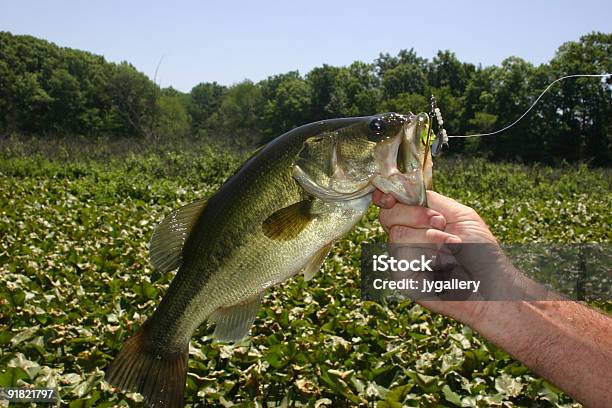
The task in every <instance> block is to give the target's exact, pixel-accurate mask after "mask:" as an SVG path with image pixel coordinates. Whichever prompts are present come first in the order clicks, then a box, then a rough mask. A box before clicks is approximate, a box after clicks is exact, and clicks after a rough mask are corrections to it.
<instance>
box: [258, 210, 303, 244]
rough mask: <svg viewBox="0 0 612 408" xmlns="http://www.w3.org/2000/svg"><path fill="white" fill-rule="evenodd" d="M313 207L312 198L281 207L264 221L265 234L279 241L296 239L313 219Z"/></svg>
mask: <svg viewBox="0 0 612 408" xmlns="http://www.w3.org/2000/svg"><path fill="white" fill-rule="evenodd" d="M311 208H312V201H311V200H303V201H299V202H297V203H295V204H291V205H290V206H288V207H285V208H281V209H280V210H278V211H276V212H275V213H274V214H272V215H270V216H269V217H268V218H267V219H266V220H265V221H264V222H263V224H262V228H263V232H264V234H265V235H266V236H267V237H268V238H271V239H276V240H279V241H289V240H292V239H294V238H295V237H297V236H298V234H299V233H300V232H302V230H303V229H304V228H306V226H307V225H308V224H309V223H310V221H312V220H313V218H314V216H313V215H312V214H311V212H310V210H311Z"/></svg>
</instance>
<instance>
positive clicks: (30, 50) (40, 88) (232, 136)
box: [0, 32, 612, 165]
mask: <svg viewBox="0 0 612 408" xmlns="http://www.w3.org/2000/svg"><path fill="white" fill-rule="evenodd" d="M162 69H163V67H162ZM605 72H612V34H605V33H591V34H588V35H585V36H583V37H581V38H580V40H579V41H576V42H568V43H565V44H563V45H561V46H560V47H559V49H558V50H557V53H556V55H555V57H554V58H553V59H552V60H551V61H550V62H549V63H547V64H542V65H540V66H534V65H532V64H530V63H528V62H526V61H524V60H522V59H521V58H517V57H509V58H507V59H506V60H504V61H503V62H502V63H501V65H500V66H499V67H497V66H491V67H484V68H483V67H480V66H474V65H473V64H469V63H463V62H460V61H459V60H458V59H457V57H456V56H455V55H454V54H453V53H452V52H450V51H439V52H438V54H437V55H436V56H435V57H434V58H433V59H432V60H431V61H428V60H426V59H424V58H421V57H419V56H417V55H416V54H415V53H414V51H412V50H402V51H400V52H399V53H398V55H397V56H391V55H389V54H381V55H380V56H379V58H377V59H376V60H375V61H374V62H373V63H365V62H361V61H356V62H354V63H352V64H350V65H349V66H347V67H333V66H329V65H323V66H321V67H316V68H314V69H313V70H311V71H310V72H308V73H306V74H305V76H302V75H300V74H299V73H298V72H288V73H284V74H280V75H275V76H272V77H269V78H267V79H265V80H263V81H260V82H258V83H253V82H250V81H248V80H247V81H244V82H241V83H237V84H234V85H232V86H229V87H226V86H222V85H219V84H217V83H214V82H213V83H201V84H198V85H196V86H195V87H193V89H192V90H191V91H190V92H189V93H181V92H179V91H176V90H174V89H172V88H165V89H160V88H159V87H158V86H157V85H156V84H155V83H154V82H153V81H151V80H150V79H149V78H147V77H146V76H145V75H144V74H142V73H140V72H138V71H136V69H134V67H132V66H131V65H130V64H128V63H126V62H123V63H121V64H114V63H109V62H106V61H105V60H104V58H103V57H101V56H96V55H92V54H90V53H87V52H83V51H77V50H72V49H68V48H60V47H58V46H56V45H54V44H51V43H49V42H46V41H43V40H39V39H36V38H33V37H29V36H14V35H11V34H10V33H6V32H0V134H2V133H4V134H11V133H14V132H16V133H20V134H21V133H28V134H35V135H41V134H42V135H53V136H55V135H57V134H60V135H71V136H74V135H81V136H86V137H98V136H100V135H106V136H109V137H121V136H141V137H142V136H150V137H155V138H157V139H167V138H174V137H176V136H184V135H187V134H191V135H198V136H199V137H200V138H207V139H209V140H210V139H213V140H220V141H223V142H224V143H226V144H228V145H231V146H239V147H247V148H251V147H255V146H258V145H261V144H262V143H264V142H266V141H269V140H271V139H272V138H274V137H276V136H278V135H280V134H282V133H284V132H286V131H288V130H290V129H292V128H294V127H296V126H299V125H302V124H305V123H309V122H314V121H317V120H321V119H326V118H334V117H345V116H359V115H371V114H375V113H377V112H382V111H398V112H407V111H422V110H428V97H429V95H430V94H434V95H435V96H436V97H437V98H438V101H439V104H440V106H441V108H442V112H443V113H444V117H445V124H446V127H447V129H448V131H449V133H451V134H459V135H462V134H467V133H481V132H487V131H492V130H494V129H499V128H501V127H503V126H505V125H507V124H509V123H510V122H512V121H513V120H514V119H516V118H518V117H519V116H520V115H521V114H522V113H523V112H524V111H525V110H526V109H527V108H528V107H529V105H530V104H531V103H532V102H533V100H534V99H535V97H536V96H537V95H538V94H539V93H540V92H541V91H542V90H543V89H544V87H545V86H546V85H547V84H548V83H550V82H552V81H553V80H554V79H557V78H559V77H561V76H564V75H568V74H576V73H582V74H594V73H605ZM611 84H612V80H611V79H608V82H607V84H604V83H601V81H598V80H597V79H592V78H588V79H587V78H580V79H572V80H568V81H566V82H563V83H561V84H559V85H557V86H555V87H554V88H553V89H552V92H551V93H550V94H548V95H546V96H545V97H544V98H543V99H542V101H541V103H540V104H538V106H537V107H536V108H535V109H534V111H532V113H531V114H530V115H529V116H528V117H527V118H526V119H525V120H523V121H521V122H520V123H519V125H517V126H516V127H514V128H512V129H511V130H510V131H508V132H507V133H506V134H504V135H503V136H499V137H496V138H491V139H486V140H479V139H471V140H469V141H463V140H454V141H453V144H452V146H451V148H452V150H453V151H454V152H458V153H464V154H471V153H474V152H478V153H479V154H487V155H489V156H490V157H492V158H496V159H500V158H501V159H510V160H516V159H519V160H521V161H525V162H534V161H540V162H546V163H550V164H552V163H558V162H559V161H561V160H566V161H570V162H575V161H591V162H592V164H596V165H609V164H610V160H611V158H612V153H611V152H612V150H611V144H612V142H611V136H610V129H611V127H612V122H611V121H610V118H611V117H612V104H610V98H611V97H612V87H611V86H610V85H611Z"/></svg>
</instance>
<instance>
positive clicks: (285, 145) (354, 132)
mask: <svg viewBox="0 0 612 408" xmlns="http://www.w3.org/2000/svg"><path fill="white" fill-rule="evenodd" d="M428 128H429V117H428V115H427V114H425V113H421V114H418V115H415V114H412V113H409V114H398V113H393V112H390V113H384V114H379V115H373V116H364V117H354V118H340V119H330V120H323V121H318V122H314V123H311V124H307V125H303V126H301V127H298V128H296V129H293V130H291V131H289V132H287V133H285V134H283V135H281V136H279V137H278V138H276V139H274V140H273V141H271V142H270V143H268V144H267V145H265V146H264V147H262V148H260V149H259V150H258V151H256V152H255V153H254V154H253V155H252V156H251V157H250V158H249V159H248V160H246V161H245V163H244V164H243V165H242V166H241V167H240V168H239V169H238V170H237V171H236V172H235V173H234V174H233V175H232V176H231V177H229V178H228V180H227V181H226V182H225V183H224V184H223V185H222V186H221V187H220V188H219V189H218V190H217V191H216V192H215V193H214V194H213V195H212V196H211V197H210V198H208V199H199V200H196V201H195V202H193V203H191V204H188V205H186V206H184V207H182V208H179V209H177V210H175V211H173V212H172V213H170V214H169V215H168V216H167V217H166V218H164V220H163V221H162V222H161V223H160V224H159V225H158V226H157V227H156V229H155V231H154V233H153V236H152V238H151V241H150V246H149V249H150V259H151V263H152V264H153V266H154V267H155V269H156V271H157V272H158V273H167V272H169V271H172V270H174V269H177V268H178V271H177V272H176V275H175V276H174V278H173V280H172V282H171V284H170V286H169V288H168V291H167V292H166V294H165V296H164V297H163V298H162V300H161V302H160V303H159V305H158V307H157V308H156V310H155V311H154V312H153V314H152V315H151V316H150V317H149V318H148V319H147V320H146V321H145V322H144V323H143V324H142V325H141V326H140V328H139V329H138V330H137V332H136V333H135V334H134V335H133V336H132V337H131V338H129V339H128V340H127V341H126V343H125V344H124V346H123V348H122V349H121V350H120V352H119V353H118V355H117V356H116V357H115V359H114V360H113V361H112V362H111V364H110V366H109V367H108V369H107V371H106V375H105V378H106V381H107V382H108V383H109V384H111V385H112V386H113V387H116V388H119V389H121V390H124V391H133V392H138V393H140V394H141V395H143V397H144V400H145V402H146V403H147V404H148V405H149V406H150V407H155V408H158V407H164V408H168V407H171V408H174V407H182V406H183V405H184V396H183V394H184V387H185V381H186V376H187V363H188V351H189V341H190V339H191V337H192V335H193V333H194V331H195V330H196V329H197V328H198V327H199V326H200V325H201V324H202V323H204V322H205V321H208V322H209V323H214V324H215V330H214V333H213V337H214V339H216V340H219V341H228V342H231V341H237V340H240V339H242V338H244V337H246V336H248V334H249V330H250V328H251V326H252V325H253V323H254V321H255V317H256V315H257V312H258V310H259V309H260V305H261V302H262V299H263V296H264V293H265V292H266V290H267V289H268V288H271V287H273V286H275V285H277V284H280V283H281V282H283V281H285V280H287V279H288V278H290V277H292V276H294V275H297V274H299V273H302V274H303V275H304V279H305V280H310V279H312V277H313V276H315V274H316V273H317V272H318V270H319V269H320V267H321V265H322V264H323V262H324V260H325V258H326V257H327V255H328V254H329V252H330V250H331V249H332V246H333V245H334V243H335V242H336V241H338V240H339V239H341V238H342V237H343V236H344V235H346V234H347V233H348V232H350V231H351V230H352V229H353V227H354V226H355V225H356V224H357V223H358V222H359V221H360V220H361V218H362V217H363V215H364V214H365V213H366V211H367V210H368V208H369V206H370V204H371V202H372V193H373V192H374V191H375V189H377V188H378V189H380V190H382V191H384V192H385V193H389V194H391V195H393V196H394V197H395V198H396V199H397V200H398V201H399V202H402V203H405V204H409V205H426V204H427V199H426V189H427V188H430V186H431V154H430V153H429V152H428V146H426V145H427V143H426V142H425V136H424V135H425V134H428V133H429V132H428Z"/></svg>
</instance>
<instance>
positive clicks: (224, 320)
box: [209, 292, 263, 341]
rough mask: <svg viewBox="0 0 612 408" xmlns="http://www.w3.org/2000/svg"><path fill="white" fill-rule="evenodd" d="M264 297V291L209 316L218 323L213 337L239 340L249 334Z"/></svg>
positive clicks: (221, 308)
mask: <svg viewBox="0 0 612 408" xmlns="http://www.w3.org/2000/svg"><path fill="white" fill-rule="evenodd" d="M262 299H263V292H261V293H260V294H258V295H255V296H253V297H251V298H248V299H246V300H244V301H243V302H241V303H239V304H237V305H233V306H229V307H220V308H219V309H217V310H215V311H214V312H213V314H212V315H211V316H210V318H209V320H210V321H212V322H214V323H216V325H217V326H216V327H215V332H214V333H213V337H214V338H215V339H217V340H221V341H238V340H240V339H242V338H244V337H246V336H248V335H249V330H250V329H251V326H252V325H253V322H254V321H255V317H256V316H257V312H258V311H259V308H260V306H261V300H262Z"/></svg>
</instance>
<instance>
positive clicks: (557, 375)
mask: <svg viewBox="0 0 612 408" xmlns="http://www.w3.org/2000/svg"><path fill="white" fill-rule="evenodd" d="M427 198H428V204H429V208H424V207H417V206H405V205H403V204H396V203H395V200H394V199H393V197H391V196H388V195H384V194H382V193H381V192H376V193H375V196H374V200H375V202H376V203H377V204H378V205H379V206H381V207H382V208H383V209H382V210H381V213H380V220H381V224H382V225H383V227H384V228H385V230H386V231H387V232H388V234H389V241H390V242H391V243H401V244H410V243H414V244H417V243H436V244H459V243H472V242H474V243H484V244H487V245H496V240H495V237H494V236H493V234H491V232H490V231H489V229H488V227H487V225H486V224H485V223H484V221H483V220H482V219H481V218H480V216H478V214H477V213H476V212H475V211H474V210H473V209H471V208H469V207H466V206H464V205H461V204H459V203H458V202H456V201H455V200H452V199H450V198H448V197H444V196H442V195H440V194H437V193H434V192H428V195H427ZM489 269H493V268H489ZM479 273H490V274H493V276H495V277H498V276H499V275H495V274H496V273H499V271H496V270H488V271H482V270H481V271H479ZM508 276H509V277H510V278H508V279H507V282H508V283H507V289H508V290H512V289H513V288H511V287H510V286H512V285H515V283H516V282H521V284H524V285H522V286H521V287H520V290H521V291H525V292H529V293H538V294H539V293H541V292H539V291H540V290H541V288H540V287H539V285H537V284H535V283H533V282H531V281H529V280H528V279H522V278H521V276H520V273H518V271H517V272H516V273H514V272H512V273H510V274H508ZM535 298H536V299H545V300H537V301H526V300H512V301H507V300H504V301H435V300H434V301H432V300H426V301H425V300H424V301H419V303H421V304H422V305H423V306H425V307H427V308H429V309H431V310H433V311H436V312H438V313H442V314H445V315H447V316H450V317H453V318H454V319H456V320H458V321H460V322H462V323H464V324H467V325H468V326H470V327H472V328H474V329H475V330H476V331H478V332H480V333H481V334H482V335H483V336H484V337H485V338H487V339H488V340H489V341H491V342H492V343H494V344H496V345H497V346H499V347H501V348H503V349H504V350H506V351H507V352H508V353H509V354H510V355H512V356H513V357H514V358H516V359H517V360H519V361H521V362H522V363H523V364H525V365H526V366H528V367H530V368H531V369H532V370H533V371H534V372H536V373H538V374H539V375H541V376H542V377H544V378H546V379H548V380H549V381H550V382H552V383H554V384H555V385H557V386H558V387H559V388H561V389H563V390H564V391H565V392H567V393H568V394H569V395H571V396H572V397H573V398H575V399H576V400H577V401H580V402H582V403H583V404H585V405H586V406H592V407H600V406H601V407H603V406H609V398H610V390H611V389H612V369H610V367H612V318H610V317H609V316H606V315H604V314H601V313H598V312H596V311H594V310H592V309H590V308H588V307H585V306H583V305H581V304H579V303H576V302H572V301H568V300H550V299H560V298H559V297H557V296H554V295H553V296H550V295H546V296H542V297H537V296H536V297H535Z"/></svg>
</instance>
